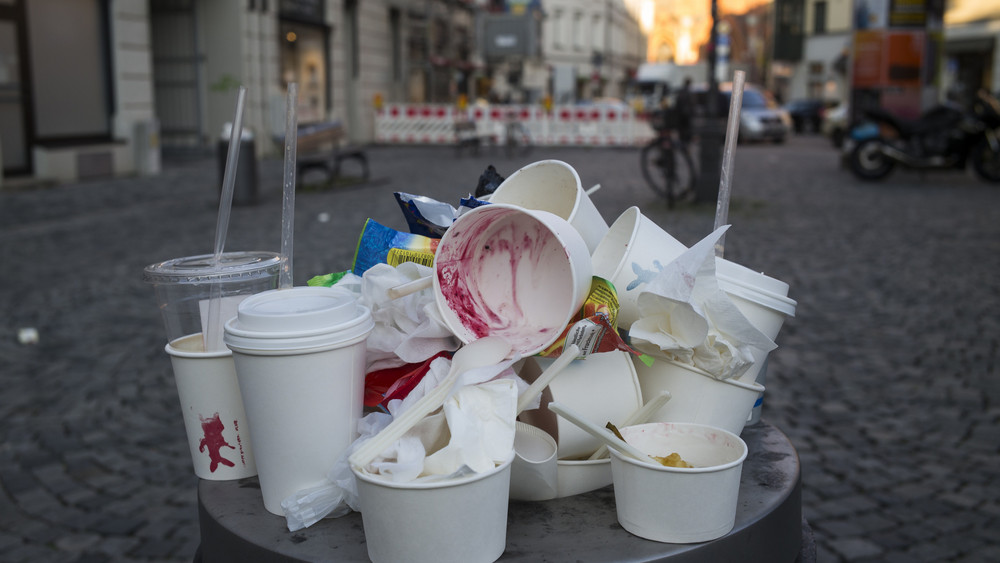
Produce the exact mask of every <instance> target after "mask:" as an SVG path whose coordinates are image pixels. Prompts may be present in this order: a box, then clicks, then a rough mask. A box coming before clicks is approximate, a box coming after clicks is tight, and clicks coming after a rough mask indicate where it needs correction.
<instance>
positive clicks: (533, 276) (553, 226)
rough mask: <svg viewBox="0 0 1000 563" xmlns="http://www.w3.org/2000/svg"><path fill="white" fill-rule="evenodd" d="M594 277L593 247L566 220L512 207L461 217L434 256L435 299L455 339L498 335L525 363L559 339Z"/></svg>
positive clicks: (496, 207)
mask: <svg viewBox="0 0 1000 563" xmlns="http://www.w3.org/2000/svg"><path fill="white" fill-rule="evenodd" d="M592 278H593V271H592V268H591V263H590V254H589V252H588V251H587V246H586V244H584V242H583V239H582V238H580V234H579V233H577V231H576V230H575V229H573V227H572V226H570V224H569V223H568V222H566V220H564V219H562V218H560V217H558V216H556V215H554V214H552V213H549V212H546V211H535V210H529V209H523V208H520V207H516V206H513V205H505V204H498V203H491V204H489V205H484V206H482V207H477V208H475V209H473V210H472V211H469V212H468V213H466V214H464V215H462V216H461V217H460V218H459V219H458V220H457V221H455V223H454V224H453V225H452V226H451V227H450V228H449V229H448V230H447V231H446V232H445V234H444V236H443V237H442V238H441V242H440V243H439V244H438V248H437V252H436V253H435V256H434V280H433V281H434V297H435V300H436V302H437V305H438V308H439V310H440V311H441V316H442V318H443V320H444V322H445V324H446V325H447V326H448V328H449V329H450V330H451V331H452V332H453V333H454V334H455V336H457V337H458V338H459V339H460V340H461V341H462V342H465V343H469V342H472V341H473V340H478V339H480V338H482V337H484V336H499V337H501V338H503V339H505V340H507V341H508V342H510V344H511V347H512V348H513V349H514V351H516V352H519V353H520V354H521V355H522V356H530V355H533V354H537V353H538V352H540V351H542V350H544V349H545V348H547V347H548V346H549V345H551V344H552V343H553V342H555V341H556V340H557V339H558V338H559V336H560V334H562V332H563V330H564V329H565V328H566V325H567V323H569V322H570V320H571V319H572V318H573V316H574V315H575V314H576V313H577V312H578V311H579V309H580V307H581V306H582V305H583V302H584V300H585V299H586V298H587V294H588V293H589V292H590V287H591V281H592Z"/></svg>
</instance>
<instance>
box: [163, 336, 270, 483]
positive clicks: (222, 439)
mask: <svg viewBox="0 0 1000 563" xmlns="http://www.w3.org/2000/svg"><path fill="white" fill-rule="evenodd" d="M166 350H167V354H169V355H170V362H171V364H172V365H173V368H174V381H175V383H176V384H177V396H178V398H179V399H180V403H181V412H182V414H183V416H184V430H185V431H186V432H187V438H188V447H189V448H190V450H191V461H192V463H193V464H194V473H195V475H197V476H198V477H200V478H202V479H207V480H209V481H227V480H232V479H243V478H245V477H253V476H254V475H256V474H257V465H256V463H255V462H254V455H253V448H252V447H251V445H250V444H251V440H250V431H249V426H248V424H247V416H246V412H245V411H244V410H243V399H242V397H241V396H240V386H239V383H238V381H237V379H236V367H235V364H234V363H233V353H232V352H231V351H230V350H228V349H226V350H218V351H215V352H205V345H204V339H203V338H202V335H201V333H197V334H190V335H188V336H185V337H183V338H178V339H177V340H174V341H173V342H171V343H169V344H167V346H166Z"/></svg>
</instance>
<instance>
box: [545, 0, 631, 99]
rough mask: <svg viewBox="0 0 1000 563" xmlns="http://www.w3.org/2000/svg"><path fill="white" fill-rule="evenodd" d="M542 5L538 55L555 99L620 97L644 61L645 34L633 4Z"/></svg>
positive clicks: (561, 0)
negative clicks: (543, 8) (543, 18)
mask: <svg viewBox="0 0 1000 563" xmlns="http://www.w3.org/2000/svg"><path fill="white" fill-rule="evenodd" d="M544 6H545V20H544V25H543V28H542V36H543V39H542V56H543V58H544V61H545V64H546V65H547V66H548V68H549V69H550V72H551V78H550V82H551V87H550V94H551V95H552V98H553V100H554V101H555V103H572V102H574V101H579V100H585V99H593V98H601V97H611V98H622V97H624V95H625V91H626V88H627V86H628V83H629V80H631V78H632V77H633V76H634V75H635V72H636V70H637V69H638V68H639V65H640V64H641V63H643V62H645V60H646V45H647V36H646V34H645V33H644V32H643V31H642V29H641V28H640V25H639V14H638V13H637V9H638V6H637V3H636V2H629V1H626V0H549V1H547V2H545V4H544Z"/></svg>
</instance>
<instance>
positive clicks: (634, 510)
mask: <svg viewBox="0 0 1000 563" xmlns="http://www.w3.org/2000/svg"><path fill="white" fill-rule="evenodd" d="M675 400H676V399H673V400H671V401H670V402H674V401H675ZM621 433H622V436H623V437H624V438H625V440H626V441H627V442H628V443H630V444H632V445H633V446H635V447H636V448H638V449H639V450H641V451H643V452H644V453H646V454H649V455H655V456H663V457H666V456H668V455H669V454H671V453H677V454H679V455H680V457H681V459H683V460H684V461H686V462H688V463H690V464H691V465H693V466H694V467H693V468H679V467H666V466H663V465H660V464H659V463H656V462H655V461H653V460H649V462H646V461H638V460H636V459H633V458H631V457H628V456H626V455H624V454H621V453H618V452H617V451H616V450H611V473H612V477H613V480H614V485H615V508H616V510H617V512H618V523H619V524H621V525H622V527H623V528H625V529H626V530H628V531H629V532H630V533H632V534H634V535H636V536H639V537H641V538H646V539H648V540H653V541H658V542H665V543H695V542H704V541H710V540H714V539H716V538H720V537H722V536H724V535H726V534H728V533H729V531H730V530H732V529H733V526H734V525H735V523H736V503H737V499H738V498H739V491H740V475H741V473H742V471H743V461H744V460H745V459H746V457H747V445H746V443H744V442H743V440H741V439H740V438H739V436H736V435H734V434H733V433H731V432H726V431H725V430H721V429H718V428H713V427H710V426H704V425H701V424H682V423H664V422H654V423H649V424H639V425H636V426H628V427H625V428H622V429H621Z"/></svg>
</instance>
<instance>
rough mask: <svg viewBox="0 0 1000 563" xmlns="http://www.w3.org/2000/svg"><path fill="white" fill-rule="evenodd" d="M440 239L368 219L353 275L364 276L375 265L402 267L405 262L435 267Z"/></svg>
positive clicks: (360, 238)
mask: <svg viewBox="0 0 1000 563" xmlns="http://www.w3.org/2000/svg"><path fill="white" fill-rule="evenodd" d="M438 242H439V241H438V239H436V238H430V237H425V236H421V235H414V234H411V233H404V232H401V231H397V230H395V229H392V228H389V227H386V226H385V225H382V224H380V223H378V222H377V221H375V220H374V219H368V220H367V221H365V226H364V228H363V229H362V230H361V236H360V237H358V246H357V248H356V250H355V251H354V265H353V267H352V268H351V271H352V272H354V274H356V275H358V276H363V275H364V274H365V272H366V271H368V269H369V268H371V267H372V266H374V265H375V264H388V265H390V266H398V265H399V264H402V263H403V262H416V263H417V264H423V265H424V266H428V267H430V266H433V265H434V252H435V251H436V250H437V245H438Z"/></svg>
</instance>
